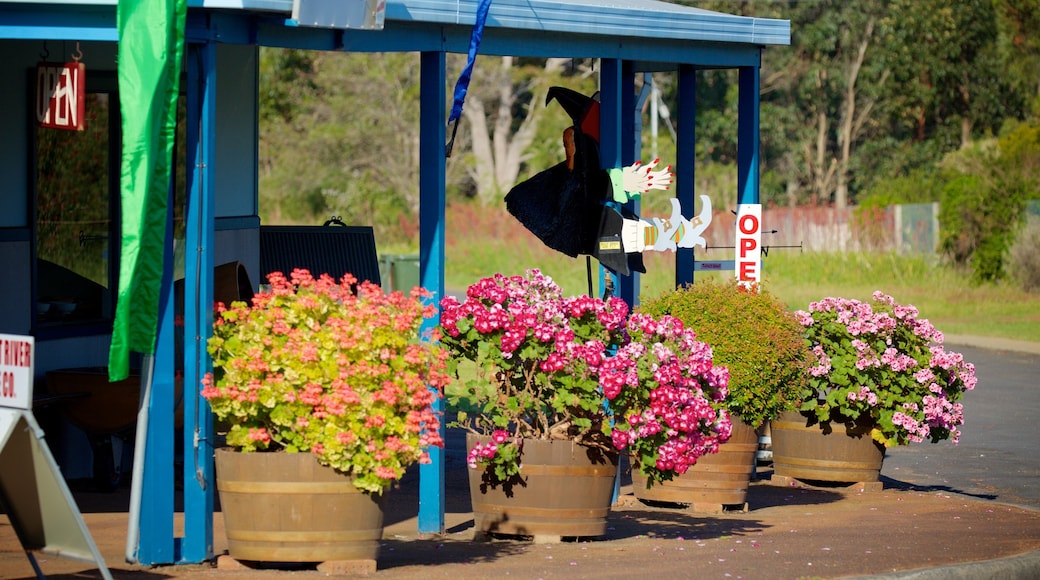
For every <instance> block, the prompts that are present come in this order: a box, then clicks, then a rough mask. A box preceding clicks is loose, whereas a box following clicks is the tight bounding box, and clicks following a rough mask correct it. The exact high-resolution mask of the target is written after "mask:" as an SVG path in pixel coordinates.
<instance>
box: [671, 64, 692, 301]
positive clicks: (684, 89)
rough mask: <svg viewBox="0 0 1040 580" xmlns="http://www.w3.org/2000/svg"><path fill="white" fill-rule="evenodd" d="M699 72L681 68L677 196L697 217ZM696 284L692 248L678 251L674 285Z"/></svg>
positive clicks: (684, 208)
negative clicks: (696, 177)
mask: <svg viewBox="0 0 1040 580" xmlns="http://www.w3.org/2000/svg"><path fill="white" fill-rule="evenodd" d="M696 121H697V69H696V68H694V67H693V65H688V64H684V65H679V126H678V128H677V129H676V135H677V136H676V143H675V158H676V159H675V197H676V199H678V200H679V205H680V206H681V208H682V215H684V216H693V215H697V214H696V212H695V210H694V201H695V200H696V199H697V196H696V193H697V192H696V186H695V181H694V178H695V175H696V164H697V151H696V146H697V129H696V127H697V123H696ZM692 283H693V248H676V250H675V286H676V287H681V286H685V285H686V284H692Z"/></svg>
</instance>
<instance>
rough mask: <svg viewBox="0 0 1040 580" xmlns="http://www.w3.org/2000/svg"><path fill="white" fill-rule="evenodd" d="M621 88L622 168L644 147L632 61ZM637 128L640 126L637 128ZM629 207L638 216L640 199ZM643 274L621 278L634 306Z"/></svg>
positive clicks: (623, 294) (623, 73)
mask: <svg viewBox="0 0 1040 580" xmlns="http://www.w3.org/2000/svg"><path fill="white" fill-rule="evenodd" d="M620 89H621V101H620V102H621V107H620V113H621V119H620V121H621V126H620V130H621V134H620V136H619V139H620V141H619V144H620V146H621V164H620V165H618V167H621V166H624V165H630V164H632V163H635V161H636V156H637V155H638V154H639V151H640V148H641V146H642V143H641V141H642V139H641V137H642V135H641V132H642V131H641V127H642V126H643V124H642V119H641V111H640V110H639V107H638V106H636V75H635V72H634V67H633V66H632V63H631V62H628V61H623V62H622V63H621V78H620ZM637 127H638V128H640V129H639V130H637ZM625 208H627V209H629V210H631V211H632V213H634V214H635V215H639V200H638V199H634V200H631V201H629V202H628V203H626V204H625ZM639 276H640V274H639V272H632V273H631V274H630V275H628V276H625V277H623V278H621V280H620V284H619V287H618V296H620V297H621V299H622V300H624V301H625V302H627V303H628V305H629V306H630V307H632V308H635V306H636V305H637V304H639V287H640V281H639Z"/></svg>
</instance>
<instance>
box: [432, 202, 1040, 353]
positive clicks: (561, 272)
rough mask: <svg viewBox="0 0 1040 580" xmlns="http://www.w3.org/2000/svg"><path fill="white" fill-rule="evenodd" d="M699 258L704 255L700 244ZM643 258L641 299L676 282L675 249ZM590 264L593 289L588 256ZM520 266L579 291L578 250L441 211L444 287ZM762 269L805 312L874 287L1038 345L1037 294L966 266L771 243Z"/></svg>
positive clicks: (927, 311)
mask: <svg viewBox="0 0 1040 580" xmlns="http://www.w3.org/2000/svg"><path fill="white" fill-rule="evenodd" d="M453 209H455V208H453ZM697 256H698V259H702V258H704V256H703V254H702V253H701V252H700V250H699V249H698V255H697ZM711 257H712V258H716V257H717V258H718V259H724V258H725V257H726V256H724V255H721V254H720V255H718V256H715V255H712V256H711ZM645 262H646V268H647V273H646V274H644V275H641V276H640V294H641V295H642V296H647V297H649V296H655V295H657V294H659V293H660V292H662V291H665V290H667V289H670V288H672V287H673V286H674V280H675V270H674V268H675V258H674V254H671V253H670V252H661V253H656V252H648V253H647V254H645ZM592 267H593V276H594V288H596V289H597V292H598V288H599V282H598V276H599V273H598V272H599V264H598V263H597V262H596V260H592ZM528 268H539V269H541V270H542V271H543V272H545V273H546V274H548V275H550V276H552V277H553V279H554V280H556V282H557V283H558V284H559V285H560V286H561V287H562V288H563V290H564V292H565V293H567V294H581V293H585V292H587V287H588V285H587V282H586V267H585V258H584V256H580V257H578V258H570V257H568V256H565V255H563V254H560V253H559V252H555V251H553V250H550V249H548V248H546V247H545V246H544V245H543V244H542V243H541V242H540V241H539V240H537V239H536V238H534V236H532V235H531V234H530V233H528V232H527V231H526V230H525V229H523V227H522V226H520V225H519V224H517V223H516V220H514V219H512V217H511V216H509V215H508V214H506V212H505V211H501V210H485V211H478V210H474V209H471V208H469V209H467V208H466V207H464V208H462V209H460V210H458V211H449V212H448V224H447V247H446V266H445V283H446V285H447V287H448V289H449V290H451V291H456V292H458V291H462V290H463V289H464V288H465V287H466V286H468V285H469V284H471V283H472V282H474V281H476V280H477V279H479V278H481V277H483V276H489V275H491V274H494V273H495V272H501V273H504V274H519V273H523V272H524V271H525V270H526V269H528ZM763 272H764V281H763V285H764V287H765V288H766V289H768V290H769V291H770V292H772V293H773V294H775V295H776V296H778V297H779V298H780V299H781V300H783V301H784V302H785V303H786V304H787V305H788V307H789V308H790V309H791V310H797V309H805V308H807V307H808V305H809V303H810V302H812V301H814V300H819V299H821V298H824V297H826V296H842V297H845V298H856V299H859V300H869V298H870V296H871V294H872V293H873V292H874V291H875V290H880V291H882V292H884V293H886V294H889V295H891V296H892V297H893V298H895V300H896V301H897V302H899V303H901V304H913V305H914V306H916V307H917V308H918V310H919V311H920V312H921V316H922V317H923V318H927V319H929V320H930V321H931V322H932V323H933V324H934V325H935V326H936V327H937V328H938V329H939V330H941V331H942V332H944V333H945V334H950V335H953V334H956V335H972V336H989V337H997V338H1008V339H1014V340H1024V341H1032V342H1040V295H1038V294H1028V293H1025V292H1023V291H1021V290H1019V289H1017V288H1016V287H1014V286H1012V285H1010V284H999V285H981V286H974V285H972V284H971V283H970V282H969V281H968V275H967V273H962V272H958V271H956V270H954V269H952V268H950V267H947V266H944V265H941V264H938V263H936V261H935V260H929V259H926V258H924V257H920V256H898V255H895V254H891V253H885V254H878V253H869V254H868V253H845V254H838V253H799V252H795V251H779V250H777V251H774V252H771V253H770V255H769V256H768V257H766V258H765V259H764V262H763ZM698 275H699V274H698ZM714 275H726V276H729V275H731V273H729V272H727V273H724V274H714Z"/></svg>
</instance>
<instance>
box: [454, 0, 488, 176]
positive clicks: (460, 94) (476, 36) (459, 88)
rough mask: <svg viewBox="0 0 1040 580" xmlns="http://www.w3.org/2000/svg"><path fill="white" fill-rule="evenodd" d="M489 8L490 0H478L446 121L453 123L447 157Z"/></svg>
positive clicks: (457, 127) (460, 114) (457, 124)
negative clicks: (466, 49) (464, 64)
mask: <svg viewBox="0 0 1040 580" xmlns="http://www.w3.org/2000/svg"><path fill="white" fill-rule="evenodd" d="M490 8H491V0H480V3H479V4H478V5H477V14H476V19H475V21H474V22H473V33H472V34H471V35H470V37H469V52H468V54H467V60H466V66H465V67H464V68H463V69H462V72H461V73H459V80H458V81H456V83H455V98H454V101H453V102H452V105H451V114H450V115H448V123H454V125H452V129H451V141H449V142H448V151H447V156H448V157H451V149H452V147H453V146H454V145H455V133H456V131H458V129H459V118H461V117H462V103H463V102H465V100H466V91H467V90H469V79H470V76H472V75H473V63H474V62H475V61H476V60H477V49H479V48H480V39H481V37H483V36H484V22H485V21H487V15H488V10H489V9H490Z"/></svg>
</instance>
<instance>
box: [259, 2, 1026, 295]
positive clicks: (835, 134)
mask: <svg viewBox="0 0 1040 580" xmlns="http://www.w3.org/2000/svg"><path fill="white" fill-rule="evenodd" d="M680 3H683V4H687V5H691V6H696V7H699V8H705V9H709V10H717V11H721V12H729V13H739V14H743V15H753V16H758V17H768V18H781V19H788V20H790V22H791V30H792V38H791V46H789V47H770V48H769V49H768V50H766V51H765V52H764V56H763V63H762V74H761V78H762V95H761V100H762V113H761V120H762V138H761V146H762V149H761V155H760V158H761V162H762V164H761V170H762V180H761V184H762V185H761V199H762V202H763V203H764V204H766V205H767V206H768V205H789V206H793V205H801V204H816V205H821V204H822V205H833V206H835V207H839V208H841V207H845V206H850V205H851V206H859V207H881V206H885V205H889V204H893V203H911V202H913V203H918V202H940V203H941V204H942V207H943V213H942V215H941V217H940V222H941V229H942V231H943V240H942V245H941V249H942V252H943V256H944V257H945V258H946V259H947V260H949V262H950V263H952V264H954V265H956V266H957V267H959V268H962V269H964V270H965V271H967V272H970V276H971V279H973V280H974V281H976V282H989V281H996V280H1000V279H1003V278H1005V277H1007V276H1008V275H1009V270H1008V264H1009V262H1008V259H1007V257H1008V252H1009V251H1010V249H1011V247H1012V245H1013V244H1014V240H1015V239H1016V236H1019V235H1020V232H1021V231H1022V224H1023V222H1024V220H1023V215H1024V211H1023V208H1024V202H1025V201H1026V200H1028V199H1037V198H1038V197H1040V194H1038V193H1037V192H1038V190H1040V177H1038V175H1040V164H1038V162H1037V159H1040V141H1038V140H1037V132H1038V127H1040V2H1036V1H1035V0H959V1H958V2H954V3H950V2H948V1H947V0H863V1H861V2H855V3H848V2H843V1H841V0H818V1H813V2H796V1H789V0H783V1H781V0H743V1H727V0H715V1H695V0H685V1H683V2H680ZM463 62H464V56H462V55H451V56H450V57H449V59H448V77H449V82H450V83H454V78H455V75H456V74H457V72H458V71H459V70H460V69H461V68H462V65H463ZM596 66H597V63H596V62H595V61H590V60H577V59H576V60H569V59H548V60H546V59H526V58H509V57H507V58H499V57H487V56H480V57H478V59H477V65H476V69H475V71H474V74H473V83H472V84H471V87H470V96H469V97H468V100H467V108H466V116H465V118H464V119H463V121H462V122H461V124H460V127H459V132H458V138H457V139H456V142H455V146H454V152H453V154H452V156H451V157H450V158H449V159H448V171H447V187H448V199H449V203H450V204H452V205H453V207H456V208H457V207H461V205H462V204H471V205H473V206H475V209H474V210H473V211H476V212H478V213H480V212H485V211H501V210H502V206H503V204H502V201H501V197H502V195H504V193H505V192H506V191H508V188H509V187H510V186H511V184H513V183H517V182H519V181H522V180H523V179H525V178H526V177H527V176H529V175H531V174H533V173H535V172H537V171H540V170H542V169H545V168H547V167H549V166H550V165H552V164H555V163H557V162H559V161H560V160H561V159H562V158H563V151H562V145H561V142H560V133H561V131H562V130H563V128H564V127H565V126H566V125H567V124H569V123H568V121H567V120H566V117H565V116H564V115H563V114H562V111H561V110H560V109H559V107H558V106H556V105H555V104H550V105H549V106H546V105H545V103H544V91H545V89H546V88H547V87H548V86H550V85H553V84H562V85H566V86H569V87H571V88H575V89H577V90H580V91H582V92H585V93H588V94H591V93H592V92H594V91H595V87H596ZM651 80H652V82H653V85H654V87H655V88H656V90H657V91H659V93H660V99H659V100H657V99H653V98H652V99H650V100H648V102H647V103H646V105H645V106H644V114H643V120H642V122H643V128H644V130H643V147H642V150H643V157H644V158H645V159H650V158H652V157H653V156H660V157H661V158H663V159H664V160H665V162H666V163H672V164H679V163H695V164H696V173H695V175H696V181H697V183H696V188H697V191H698V192H703V193H707V194H708V195H710V196H711V197H712V202H713V204H712V205H713V207H714V208H715V209H716V210H721V211H726V210H729V209H733V206H734V204H735V201H736V200H735V197H736V196H735V191H736V188H735V181H736V171H735V155H736V126H735V125H736V119H737V114H736V106H737V103H736V97H737V79H736V71H727V70H706V71H700V72H699V73H698V79H697V106H696V110H697V115H698V116H697V119H696V131H697V137H698V141H697V150H696V159H695V160H678V159H675V155H674V153H675V149H674V141H673V139H672V134H673V133H672V128H673V127H674V126H675V124H676V123H677V121H678V119H677V118H676V112H677V111H678V110H679V108H678V103H677V86H676V85H677V78H676V74H674V73H668V72H664V73H654V74H653V75H652V77H650V76H645V77H644V76H642V75H640V76H639V77H638V78H637V85H639V86H637V90H638V89H639V88H640V87H641V85H642V84H643V83H646V82H650V81H651ZM418 86H419V82H418V55H414V54H349V53H319V52H307V51H292V50H280V49H270V48H263V49H261V96H262V98H261V102H262V116H261V127H260V128H261V151H260V155H261V168H262V169H261V171H262V174H261V178H260V188H261V190H260V193H261V218H262V220H263V221H264V222H265V223H310V224H320V223H322V222H323V221H324V220H325V219H326V218H327V217H328V216H329V215H341V216H344V219H345V221H347V222H348V223H362V224H371V225H373V226H374V227H375V228H376V235H377V243H378V244H379V246H380V247H381V248H383V249H384V250H391V251H400V250H405V251H414V249H415V248H417V245H418V242H417V204H418V160H417V152H418V137H417V131H418ZM450 88H451V87H445V90H446V93H448V94H450ZM652 113H653V115H652ZM481 120H483V121H484V122H483V123H481ZM666 197H667V196H663V195H662V196H648V198H647V199H646V200H645V201H644V204H643V207H642V215H643V216H644V217H646V216H663V215H667V211H668V210H667V205H666V204H667V201H666ZM483 233H485V234H487V233H489V232H486V231H485V232H483ZM1014 277H1015V278H1016V279H1018V278H1021V276H1020V275H1019V274H1015V276H1014Z"/></svg>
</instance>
